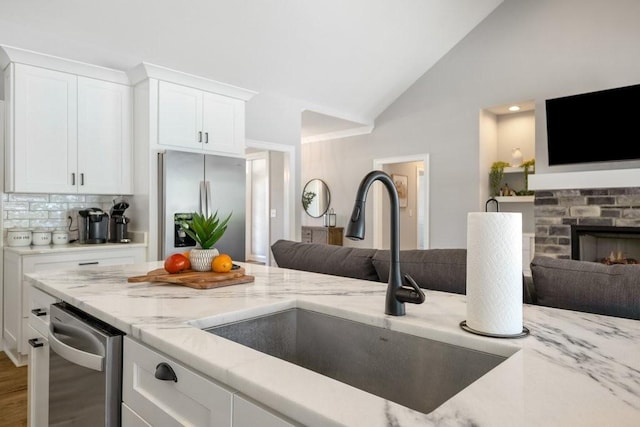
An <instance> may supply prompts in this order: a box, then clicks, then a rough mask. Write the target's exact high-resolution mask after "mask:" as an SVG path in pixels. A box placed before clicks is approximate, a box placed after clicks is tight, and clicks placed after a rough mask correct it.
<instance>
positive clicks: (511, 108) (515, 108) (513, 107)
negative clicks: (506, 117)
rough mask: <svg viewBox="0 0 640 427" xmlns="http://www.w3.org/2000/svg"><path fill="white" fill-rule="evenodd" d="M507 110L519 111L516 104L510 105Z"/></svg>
mask: <svg viewBox="0 0 640 427" xmlns="http://www.w3.org/2000/svg"><path fill="white" fill-rule="evenodd" d="M509 111H520V107H518V106H517V105H512V106H511V107H509Z"/></svg>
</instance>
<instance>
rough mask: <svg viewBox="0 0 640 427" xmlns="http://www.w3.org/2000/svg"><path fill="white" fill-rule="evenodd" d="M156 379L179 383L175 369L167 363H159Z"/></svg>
mask: <svg viewBox="0 0 640 427" xmlns="http://www.w3.org/2000/svg"><path fill="white" fill-rule="evenodd" d="M155 377H156V378H157V379H159V380H162V381H173V382H174V383H177V382H178V377H177V376H176V373H175V372H174V370H173V368H172V367H171V366H169V364H168V363H165V362H161V363H158V366H156V373H155Z"/></svg>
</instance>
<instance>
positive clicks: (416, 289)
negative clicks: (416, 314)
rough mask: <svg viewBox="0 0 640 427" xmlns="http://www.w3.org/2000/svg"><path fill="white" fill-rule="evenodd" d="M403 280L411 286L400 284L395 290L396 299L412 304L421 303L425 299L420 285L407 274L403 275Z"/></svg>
mask: <svg viewBox="0 0 640 427" xmlns="http://www.w3.org/2000/svg"><path fill="white" fill-rule="evenodd" d="M404 282H405V283H406V284H409V285H410V286H411V288H409V287H406V286H402V287H400V288H398V289H397V290H396V299H397V300H398V301H400V302H410V303H412V304H422V303H423V302H424V300H425V298H426V297H425V295H424V292H422V289H420V286H418V284H417V283H416V281H415V280H413V277H411V276H409V275H408V274H405V275H404Z"/></svg>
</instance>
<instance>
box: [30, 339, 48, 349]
mask: <svg viewBox="0 0 640 427" xmlns="http://www.w3.org/2000/svg"><path fill="white" fill-rule="evenodd" d="M27 342H28V343H29V345H30V346H31V347H33V348H38V347H42V346H44V343H41V342H38V338H31V339H30V340H28V341H27Z"/></svg>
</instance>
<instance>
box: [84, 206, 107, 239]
mask: <svg viewBox="0 0 640 427" xmlns="http://www.w3.org/2000/svg"><path fill="white" fill-rule="evenodd" d="M78 214H79V217H78V220H79V222H78V240H79V241H80V243H107V229H108V227H109V215H107V213H106V212H104V211H103V210H102V209H99V208H89V209H82V210H80V211H78Z"/></svg>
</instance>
